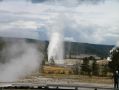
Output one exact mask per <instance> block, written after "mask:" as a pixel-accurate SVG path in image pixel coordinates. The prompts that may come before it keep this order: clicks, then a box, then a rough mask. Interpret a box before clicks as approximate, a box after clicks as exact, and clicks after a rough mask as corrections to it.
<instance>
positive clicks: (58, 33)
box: [48, 15, 64, 64]
mask: <svg viewBox="0 0 119 90" xmlns="http://www.w3.org/2000/svg"><path fill="white" fill-rule="evenodd" d="M59 17H60V18H59ZM63 29H64V21H63V18H61V16H60V15H58V17H57V19H55V22H54V23H53V24H52V25H51V28H49V31H50V32H49V33H50V35H49V36H50V40H49V46H48V61H49V63H51V62H52V61H51V59H53V60H54V62H55V64H64V59H63V57H64V32H63Z"/></svg>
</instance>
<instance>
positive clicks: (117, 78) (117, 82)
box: [113, 71, 119, 88]
mask: <svg viewBox="0 0 119 90" xmlns="http://www.w3.org/2000/svg"><path fill="white" fill-rule="evenodd" d="M113 77H114V88H119V71H115V72H114V74H113Z"/></svg>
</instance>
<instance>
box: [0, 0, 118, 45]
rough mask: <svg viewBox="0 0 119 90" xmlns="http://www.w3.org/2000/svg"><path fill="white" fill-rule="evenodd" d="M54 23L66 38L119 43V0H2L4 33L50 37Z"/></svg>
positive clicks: (0, 24) (0, 20) (0, 30)
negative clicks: (61, 25)
mask: <svg viewBox="0 0 119 90" xmlns="http://www.w3.org/2000/svg"><path fill="white" fill-rule="evenodd" d="M58 20H60V22H59V23H58ZM54 22H57V24H55V23H54ZM62 23H63V28H61V27H60V24H62ZM53 26H55V27H57V28H61V29H63V31H64V33H63V34H64V40H65V41H73V42H84V43H93V44H106V45H119V0H0V36H1V37H19V38H32V39H38V40H49V33H50V32H51V31H52V30H51V29H52V28H49V27H53Z"/></svg>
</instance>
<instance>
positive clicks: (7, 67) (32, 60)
mask: <svg viewBox="0 0 119 90" xmlns="http://www.w3.org/2000/svg"><path fill="white" fill-rule="evenodd" d="M3 54H4V55H5V59H6V62H5V63H4V64H3V63H0V82H12V81H16V80H18V79H20V78H23V77H25V76H26V75H28V74H30V73H32V72H34V71H36V70H38V69H39V67H40V62H41V54H40V53H39V51H38V50H37V47H36V46H35V45H34V44H29V43H27V42H26V41H24V40H20V41H15V42H11V43H10V42H9V43H8V45H7V47H6V48H5V49H4V50H3Z"/></svg>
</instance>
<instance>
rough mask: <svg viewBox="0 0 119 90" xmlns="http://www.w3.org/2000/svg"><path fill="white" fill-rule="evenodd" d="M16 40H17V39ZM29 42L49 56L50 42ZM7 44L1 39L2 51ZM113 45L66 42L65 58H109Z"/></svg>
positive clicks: (11, 39) (0, 46) (0, 48)
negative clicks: (91, 56)
mask: <svg viewBox="0 0 119 90" xmlns="http://www.w3.org/2000/svg"><path fill="white" fill-rule="evenodd" d="M9 40H10V41H13V40H14V39H13V38H9V39H7V41H9ZM15 40H16V39H15ZM26 40H27V42H31V43H36V44H38V45H39V50H40V51H41V52H42V53H43V54H47V48H48V44H49V42H48V41H38V40H32V39H26ZM4 45H5V42H3V40H2V39H0V51H1V50H2V48H3V47H4ZM113 47H114V46H113V45H99V44H89V43H80V42H65V43H64V51H65V57H66V56H69V57H70V56H71V55H76V56H78V55H80V54H88V55H97V56H99V57H107V56H108V55H109V51H110V50H111V49H112V48H113Z"/></svg>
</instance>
